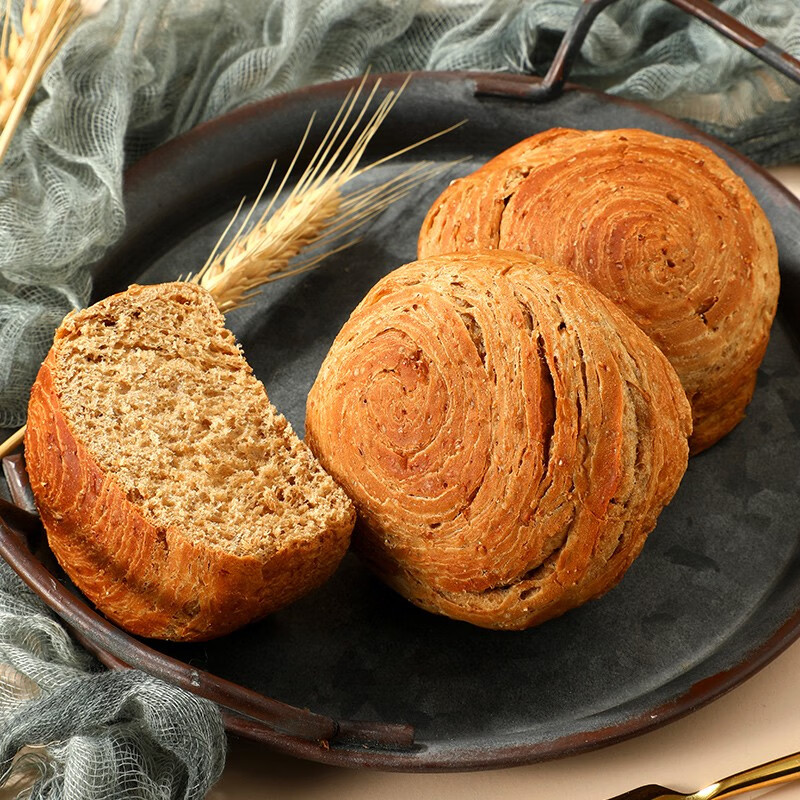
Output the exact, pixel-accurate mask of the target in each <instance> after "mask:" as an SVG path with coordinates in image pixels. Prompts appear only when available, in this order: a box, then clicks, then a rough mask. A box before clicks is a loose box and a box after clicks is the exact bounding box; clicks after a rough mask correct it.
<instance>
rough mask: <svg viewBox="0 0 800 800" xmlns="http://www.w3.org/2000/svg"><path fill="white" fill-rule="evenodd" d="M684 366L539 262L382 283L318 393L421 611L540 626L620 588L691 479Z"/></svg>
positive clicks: (370, 521) (343, 460) (339, 463)
mask: <svg viewBox="0 0 800 800" xmlns="http://www.w3.org/2000/svg"><path fill="white" fill-rule="evenodd" d="M690 432H691V415H690V409H689V405H688V403H687V401H686V397H685V395H684V393H683V390H682V389H681V385H680V382H679V381H678V378H677V376H676V374H675V371H674V370H673V369H672V367H671V366H670V364H669V362H668V361H667V359H666V358H665V357H664V356H663V354H662V353H661V352H660V351H659V350H658V348H656V347H655V345H654V344H653V343H652V341H651V340H650V339H648V338H647V336H646V335H645V334H644V333H643V332H642V331H641V330H640V329H639V328H637V327H636V326H635V325H634V324H633V323H632V322H631V321H630V320H629V319H628V318H627V317H626V316H625V315H624V314H623V313H622V312H621V311H620V310H619V309H618V308H617V307H616V306H614V304H613V303H611V302H610V301H609V300H607V299H606V298H605V297H603V296H602V295H601V294H600V293H599V292H597V291H596V290H595V289H593V288H592V287H591V286H589V285H588V284H586V283H585V282H584V281H582V280H581V279H580V278H578V277H576V276H575V275H573V274H572V273H570V272H567V271H566V270H563V269H562V268H560V267H556V266H554V265H552V264H550V263H548V262H546V261H544V260H542V259H539V258H536V257H532V256H527V255H523V254H521V253H512V252H500V251H493V252H487V253H478V254H463V255H448V256H440V257H435V258H429V259H426V260H423V261H419V262H415V263H412V264H408V265H406V266H404V267H401V268H400V269H398V270H395V271H394V272H392V273H391V274H390V275H388V276H387V277H385V278H383V279H382V280H381V281H380V282H379V283H378V284H377V285H376V286H375V287H374V288H373V289H372V290H371V291H370V292H369V294H368V295H367V296H366V297H365V298H364V300H363V301H362V302H361V304H360V305H359V306H358V307H357V308H356V310H355V311H354V312H353V314H352V316H351V317H350V319H349V321H348V322H347V323H346V324H345V326H344V327H343V328H342V330H341V332H340V333H339V335H338V337H337V338H336V340H335V342H334V343H333V346H332V347H331V349H330V352H329V353H328V356H327V357H326V359H325V361H324V363H323V365H322V368H321V369H320V372H319V375H318V377H317V380H316V382H315V383H314V386H313V388H312V390H311V393H310V395H309V398H308V405H307V415H306V441H307V443H308V444H309V445H310V446H311V449H312V450H313V451H314V453H315V454H316V455H317V457H318V458H319V460H320V462H321V463H322V465H323V466H324V467H325V469H326V470H327V471H328V472H329V473H330V474H331V475H332V476H333V477H334V478H335V479H336V480H337V481H338V482H339V484H340V485H341V486H342V487H343V488H344V489H345V491H346V492H347V493H348V495H349V496H350V498H351V499H352V500H353V502H354V503H355V506H356V510H357V512H358V518H359V521H358V523H357V525H356V531H355V533H354V542H355V546H356V548H357V550H358V551H359V552H360V554H361V555H363V556H364V557H365V558H366V560H367V562H368V563H369V564H370V565H371V566H372V568H373V569H374V570H375V571H376V572H377V573H378V574H379V575H380V576H381V577H382V578H383V579H384V580H385V581H386V582H387V583H388V584H389V585H390V586H392V587H393V588H394V589H396V590H397V591H398V592H400V594H402V595H403V596H405V597H407V598H408V599H409V600H411V601H412V602H413V603H416V604H417V605H419V606H421V607H422V608H425V609H428V610H429V611H434V612H437V613H440V614H445V615H447V616H449V617H454V618H456V619H462V620H466V621H468V622H472V623H474V624H476V625H481V626H484V627H491V628H506V629H520V628H526V627H530V626H531V625H535V624H537V623H540V622H542V621H544V620H546V619H549V618H551V617H553V616H556V615H558V614H561V613H562V612H564V611H566V610H567V609H569V608H572V607H574V606H577V605H579V604H581V603H583V602H584V601H586V600H589V599H591V598H594V597H598V596H599V595H601V594H603V593H604V592H605V591H607V590H608V589H610V588H611V587H612V586H614V585H615V584H616V583H617V581H619V579H620V578H621V577H622V575H623V573H624V572H625V570H626V569H627V568H628V566H629V565H630V563H631V562H632V561H633V559H634V558H635V557H636V555H637V554H638V553H639V551H640V549H641V547H642V545H643V544H644V541H645V538H646V536H647V534H648V533H649V531H650V530H651V529H652V528H653V526H654V525H655V523H656V518H657V517H658V515H659V513H660V511H661V509H662V508H663V506H664V505H665V504H666V503H667V502H669V500H670V499H671V498H672V496H673V494H674V492H675V490H676V489H677V487H678V484H679V483H680V480H681V477H682V475H683V473H684V470H685V469H686V462H687V457H688V446H687V438H688V436H689V433H690Z"/></svg>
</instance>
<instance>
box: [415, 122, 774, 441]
mask: <svg viewBox="0 0 800 800" xmlns="http://www.w3.org/2000/svg"><path fill="white" fill-rule="evenodd" d="M494 247H496V248H500V249H506V250H521V251H524V252H529V253H534V254H536V255H539V256H543V257H545V258H548V259H551V260H553V261H555V262H556V263H557V264H560V265H562V266H565V267H567V268H569V269H570V270H572V271H573V272H575V273H577V274H578V275H580V276H581V277H583V278H585V279H586V280H588V281H589V282H590V283H591V284H592V285H593V286H595V287H596V288H597V289H599V290H600V291H601V292H603V294H605V295H606V297H609V298H610V299H611V300H613V301H614V302H615V303H617V304H618V305H619V306H620V307H621V308H622V309H623V310H624V311H625V313H626V314H628V316H630V317H631V319H633V321H634V322H636V324H637V325H639V326H640V327H641V328H642V329H643V330H644V331H645V332H646V333H647V334H648V335H649V336H650V337H651V338H652V339H653V341H655V343H656V344H657V345H658V346H659V347H660V348H661V350H662V351H663V352H664V353H665V354H666V356H667V358H668V359H669V360H670V362H671V363H672V366H673V367H675V370H676V371H677V373H678V375H679V377H680V379H681V382H682V384H683V387H684V389H685V390H686V394H687V396H688V398H689V401H690V402H691V404H692V412H693V417H694V433H693V435H692V439H691V442H690V445H691V449H692V452H699V451H700V450H703V449H705V448H706V447H708V446H710V445H712V444H714V442H716V441H717V440H718V439H720V438H721V437H722V436H724V435H725V434H726V433H728V432H729V431H730V430H731V429H732V428H734V427H735V426H736V425H737V424H738V423H739V421H740V420H741V419H742V417H743V416H744V412H745V408H746V406H747V404H748V403H749V402H750V398H751V397H752V394H753V389H754V387H755V381H756V371H757V369H758V366H759V364H760V363H761V359H762V358H763V356H764V351H765V349H766V346H767V340H768V338H769V330H770V326H771V324H772V319H773V317H774V315H775V309H776V304H777V298H778V284H779V278H778V258H777V250H776V247H775V239H774V237H773V235H772V230H771V229H770V226H769V223H768V221H767V219H766V217H765V215H764V212H763V211H762V210H761V208H760V207H759V205H758V203H757V202H756V200H755V198H754V197H753V195H752V194H751V193H750V191H749V189H748V188H747V186H746V185H745V183H744V181H742V180H741V179H740V178H739V177H738V176H736V175H735V174H734V173H733V172H732V171H731V170H730V168H729V167H728V166H727V164H725V162H724V161H722V159H720V158H719V157H718V156H716V155H715V154H714V153H713V152H712V151H711V150H709V149H708V148H707V147H704V146H702V145H699V144H696V143H695V142H690V141H686V140H683V139H672V138H667V137H665V136H659V135H657V134H654V133H649V132H648V131H642V130H616V131H575V130H567V129H555V130H550V131H545V132H544V133H540V134H538V135H536V136H532V137H530V138H529V139H526V140H524V141H522V142H520V143H519V144H517V145H515V146H514V147H511V148H509V149H508V150H506V151H505V152H503V153H501V154H500V155H499V156H497V157H496V158H494V159H492V160H491V161H489V162H488V163H487V164H485V165H484V166H483V167H481V168H480V169H479V170H477V171H476V172H474V173H472V174H471V175H468V176H467V177H465V178H463V179H461V180H457V181H455V182H454V183H452V184H451V185H450V186H449V187H448V188H447V189H446V190H445V191H444V192H443V194H442V195H441V196H440V197H439V198H438V200H437V201H436V202H435V203H434V204H433V206H432V207H431V209H430V211H429V212H428V215H427V218H426V219H425V222H424V224H423V226H422V230H421V233H420V238H419V257H420V258H424V257H426V256H430V255H437V254H442V253H449V252H455V251H459V252H463V251H471V250H476V249H483V248H494Z"/></svg>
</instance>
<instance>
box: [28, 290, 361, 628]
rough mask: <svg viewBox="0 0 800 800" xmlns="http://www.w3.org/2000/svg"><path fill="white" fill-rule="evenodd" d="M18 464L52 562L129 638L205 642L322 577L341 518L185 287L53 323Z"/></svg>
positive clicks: (338, 550)
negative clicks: (28, 482)
mask: <svg viewBox="0 0 800 800" xmlns="http://www.w3.org/2000/svg"><path fill="white" fill-rule="evenodd" d="M25 457H26V462H27V468H28V473H29V475H30V479H31V485H32V487H33V491H34V495H35V498H36V503H37V505H38V507H39V511H40V513H41V517H42V522H43V523H44V526H45V528H46V530H47V536H48V540H49V543H50V547H51V548H52V550H53V553H54V554H55V556H56V558H57V559H58V561H59V563H60V564H61V566H62V567H63V568H64V570H65V571H66V573H67V574H68V575H69V576H70V578H71V579H72V580H73V581H74V583H75V584H76V585H77V586H78V587H79V588H80V589H81V590H82V591H83V592H84V593H85V594H86V595H87V597H88V598H89V599H90V600H91V601H92V602H93V603H94V604H95V605H96V606H97V607H98V608H99V609H100V610H101V611H102V612H103V613H104V614H105V615H106V616H107V617H109V618H110V619H111V620H113V621H114V622H117V623H118V624H120V625H121V626H122V627H124V628H126V629H127V630H129V631H131V632H133V633H136V634H139V635H141V636H149V637H157V638H160V639H171V640H202V639H208V638H211V637H214V636H219V635H221V634H224V633H227V632H228V631H231V630H233V629H234V628H237V627H239V626H241V625H243V624H245V623H247V622H250V621H251V620H254V619H257V618H259V617H262V616H264V615H265V614H267V613H269V612H271V611H273V610H275V609H277V608H280V607H281V606H284V605H286V604H287V603H290V602H291V601H293V600H295V599H296V598H298V597H300V596H301V595H303V594H305V593H306V592H308V591H310V590H311V589H313V588H315V587H316V586H318V585H319V584H321V583H322V582H323V581H324V580H325V579H326V578H327V577H328V576H329V575H330V574H331V573H332V572H333V571H334V569H335V568H336V566H337V564H338V563H339V561H340V559H341V558H342V556H343V555H344V553H345V551H346V549H347V546H348V543H349V539H350V532H351V530H352V527H353V522H354V511H353V507H352V505H351V503H350V502H349V500H348V499H347V497H346V496H345V494H344V492H342V490H341V489H340V488H339V487H338V486H336V484H335V483H334V481H333V480H332V479H331V478H330V476H328V475H327V474H326V473H325V472H324V471H323V470H322V468H321V467H320V466H319V464H318V463H317V462H316V460H315V459H314V457H313V456H312V454H311V453H310V451H309V450H308V448H307V447H306V446H305V445H304V444H303V443H302V442H301V441H299V440H298V438H297V437H296V436H295V434H294V433H293V432H292V429H291V426H290V425H289V423H288V422H287V421H286V420H285V419H284V418H283V417H282V416H281V415H280V414H278V413H277V412H276V411H275V409H274V407H273V406H272V405H271V404H270V403H269V400H268V399H267V395H266V393H265V391H264V387H263V386H262V384H261V383H260V382H259V381H258V380H256V378H255V377H254V376H253V374H252V371H251V369H250V367H249V366H248V364H247V363H246V362H245V360H244V358H243V356H242V355H241V353H240V352H239V350H238V348H237V346H236V343H235V341H234V338H233V335H232V334H231V333H230V332H229V331H228V330H226V328H225V327H224V320H223V317H222V315H221V314H220V312H219V311H218V310H217V308H216V306H215V304H214V301H213V299H212V298H211V296H210V295H209V294H208V293H207V292H206V291H205V290H203V289H200V288H198V287H196V286H193V285H190V284H186V283H169V284H162V285H158V286H133V287H131V288H130V289H129V290H128V291H127V292H123V293H121V294H117V295H114V296H113V297H110V298H108V299H106V300H103V301H102V302H100V303H97V304H96V305H94V306H91V307H90V308H87V309H85V310H83V311H80V312H77V313H72V314H70V315H69V316H68V317H67V318H66V319H65V320H64V322H63V323H62V325H61V326H60V327H59V328H58V330H57V331H56V335H55V341H54V344H53V347H52V349H51V351H50V353H49V355H48V356H47V359H46V360H45V362H44V364H43V365H42V368H41V370H40V372H39V375H38V377H37V379H36V383H35V384H34V387H33V391H32V393H31V400H30V405H29V409H28V427H27V432H26V435H25Z"/></svg>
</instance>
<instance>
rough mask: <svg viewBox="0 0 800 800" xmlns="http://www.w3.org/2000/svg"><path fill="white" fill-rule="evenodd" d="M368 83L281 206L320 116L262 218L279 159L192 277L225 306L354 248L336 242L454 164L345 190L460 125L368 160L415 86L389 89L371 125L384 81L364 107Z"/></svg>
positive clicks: (425, 166)
mask: <svg viewBox="0 0 800 800" xmlns="http://www.w3.org/2000/svg"><path fill="white" fill-rule="evenodd" d="M366 81H367V76H365V77H364V79H363V80H362V82H361V83H360V85H359V86H358V87H357V88H356V89H355V90H351V91H350V92H348V94H347V95H346V97H345V100H344V102H343V103H342V106H341V107H340V108H339V111H338V112H337V113H336V115H335V117H334V119H333V122H331V124H330V126H329V127H328V130H327V132H326V133H325V135H324V136H323V139H322V142H321V143H320V145H319V147H318V148H317V150H316V152H315V153H314V155H313V156H312V157H311V160H310V161H309V163H308V166H307V167H306V168H305V170H304V171H303V172H302V174H301V175H300V178H299V179H298V181H297V183H296V184H295V185H294V187H293V189H292V190H291V192H290V193H289V196H288V197H287V198H286V200H285V201H284V203H283V204H282V205H280V206H279V207H277V208H276V205H277V201H278V198H279V196H280V194H281V192H282V191H283V190H284V188H285V186H286V184H287V182H288V180H289V177H290V175H291V173H292V171H293V169H294V167H295V165H296V164H297V161H298V159H299V157H300V153H301V151H302V149H303V147H304V146H305V144H306V141H307V140H308V136H309V133H310V131H311V127H312V125H313V122H314V117H313V116H312V118H311V120H310V121H309V123H308V126H307V127H306V130H305V133H304V135H303V137H302V139H301V141H300V145H299V146H298V148H297V150H296V152H295V155H294V158H293V159H292V161H291V163H290V164H289V167H288V169H287V170H286V172H285V173H284V176H283V178H282V180H281V182H280V184H279V185H278V187H277V189H276V190H275V192H274V193H273V195H272V198H271V199H270V201H269V202H268V203H267V206H266V208H265V209H264V211H263V212H262V213H261V215H260V216H259V217H258V219H257V220H256V221H255V222H254V223H253V222H252V220H253V217H254V215H255V212H256V209H257V207H258V205H259V203H260V202H261V199H262V198H263V196H264V193H265V191H266V188H267V185H268V184H269V182H270V180H271V179H272V176H273V173H274V171H275V164H273V165H272V168H271V169H270V171H269V174H268V175H267V179H266V180H265V181H264V184H263V186H262V187H261V191H260V192H259V193H258V196H257V197H256V199H255V200H254V201H253V203H252V205H251V206H250V209H249V211H248V212H247V214H246V215H245V217H244V219H243V220H242V221H241V223H240V224H239V227H238V229H237V231H236V233H235V235H234V236H233V237H232V239H231V240H230V242H228V244H227V245H225V246H224V247H223V242H224V241H225V239H226V238H227V236H228V234H229V233H230V230H231V228H232V227H233V226H234V225H235V224H236V221H237V220H238V218H239V215H240V213H241V211H242V208H243V206H244V200H242V202H241V203H240V204H239V208H238V209H237V210H236V213H235V214H234V217H233V219H232V220H231V222H230V223H229V224H228V227H227V228H226V229H225V231H224V232H223V234H222V236H221V237H220V239H219V241H218V242H217V244H216V246H215V247H214V249H213V250H212V252H211V254H210V255H209V257H208V260H207V261H206V263H205V265H204V266H203V267H202V269H201V270H200V271H199V272H198V273H197V274H196V275H194V276H190V278H189V279H190V280H191V281H192V282H194V283H197V284H199V285H200V286H202V287H204V288H205V289H207V290H208V291H209V292H211V294H212V295H213V297H214V299H215V301H216V303H217V305H218V306H219V308H220V310H221V311H223V312H228V311H231V310H232V309H234V308H238V307H240V306H242V305H243V304H245V303H246V301H247V300H248V299H249V298H250V297H251V296H252V293H253V292H254V290H255V289H256V288H257V287H259V286H261V285H262V284H264V283H268V282H270V281H273V280H277V279H278V278H285V277H287V276H289V275H296V274H297V273H298V272H302V271H305V270H307V269H310V268H311V267H313V266H316V265H317V264H318V263H319V262H320V261H322V259H324V258H326V257H327V256H329V255H331V254H332V253H336V252H340V251H341V250H342V249H344V248H346V247H349V246H351V245H352V244H354V243H355V241H356V240H351V241H348V242H346V243H344V244H338V246H336V247H332V245H335V244H337V242H340V240H341V239H343V238H344V237H346V236H347V235H348V234H350V233H351V232H352V231H353V230H355V229H356V228H357V227H358V226H360V225H362V224H363V223H364V222H366V221H367V220H368V219H370V218H372V217H374V216H375V215H376V214H378V213H379V212H380V211H382V210H384V209H385V208H386V207H387V206H389V205H390V204H391V203H393V202H395V201H396V200H398V199H399V198H400V197H402V196H403V195H405V194H406V193H408V192H409V191H410V190H411V189H412V188H413V187H414V186H416V185H417V184H418V183H420V182H422V181H424V180H428V179H430V178H431V177H433V176H434V175H437V174H439V173H440V172H441V171H443V170H445V169H449V168H450V166H452V165H451V164H445V165H440V166H435V165H433V164H429V163H425V162H423V163H420V164H417V165H415V166H413V167H410V168H409V169H407V170H405V171H403V172H401V173H400V174H399V175H397V176H395V177H394V178H392V179H390V180H388V181H386V182H384V183H383V184H380V185H379V186H375V187H370V188H366V189H362V190H359V191H356V192H353V193H352V194H347V195H346V194H344V193H343V191H342V189H343V187H344V186H345V184H347V183H348V182H349V181H351V180H353V178H356V177H358V176H360V175H363V174H364V173H365V172H367V171H368V170H371V169H374V168H375V167H377V166H378V165H380V164H384V163H386V162H387V161H389V160H390V159H393V158H396V157H397V156H399V155H402V154H403V153H406V152H408V151H409V150H411V149H412V148H414V147H418V146H419V145H421V144H424V143H425V142H428V141H430V140H431V139H433V138H436V137H437V136H441V135H442V134H444V133H447V132H449V131H451V130H453V128H455V127H457V126H452V127H451V128H448V129H447V130H444V131H440V132H439V133H436V134H434V135H433V136H429V137H427V138H425V139H423V140H421V141H419V142H415V143H414V144H413V145H410V146H409V147H405V148H403V149H402V150H398V151H397V152H394V153H392V154H391V155H389V156H386V157H385V158H382V159H380V160H378V161H375V162H373V163H371V164H368V165H367V166H364V167H362V166H360V163H361V159H362V157H363V155H364V152H365V150H366V148H367V146H368V145H369V143H370V141H371V140H372V138H373V137H374V136H375V133H376V132H377V131H378V128H379V127H380V126H381V124H382V123H383V121H384V120H385V119H386V117H387V116H388V114H389V112H390V111H391V110H392V108H393V107H394V105H395V103H396V102H397V99H398V98H399V96H400V94H401V92H402V91H403V89H404V88H405V87H406V85H407V84H408V80H406V82H405V83H404V84H403V85H402V86H401V87H400V88H399V89H398V90H397V91H391V92H388V93H387V94H386V96H385V97H384V98H383V99H382V100H381V101H380V103H379V104H378V106H377V107H376V108H375V110H374V111H373V112H372V113H371V115H369V117H368V119H367V120H366V122H365V123H364V120H365V118H367V115H368V110H369V107H370V105H372V101H373V100H374V98H375V95H376V93H377V91H378V89H379V87H380V83H381V82H380V79H378V80H376V81H375V83H374V84H373V86H372V89H371V90H370V91H369V93H368V94H367V97H366V100H365V102H364V104H363V106H362V107H361V108H360V110H358V111H356V109H357V107H358V101H359V98H360V97H361V94H362V92H363V90H364V87H365V85H366ZM362 123H364V124H363V127H362ZM459 124H460V123H459ZM309 249H311V250H312V251H313V252H311V253H310V254H309V253H307V254H306V255H305V256H304V258H303V259H302V260H301V261H300V262H294V263H290V262H292V261H293V259H294V258H295V257H296V256H297V255H299V254H300V252H301V251H308V250H309Z"/></svg>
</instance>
